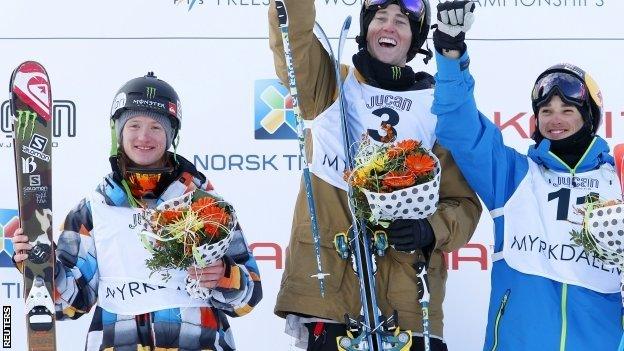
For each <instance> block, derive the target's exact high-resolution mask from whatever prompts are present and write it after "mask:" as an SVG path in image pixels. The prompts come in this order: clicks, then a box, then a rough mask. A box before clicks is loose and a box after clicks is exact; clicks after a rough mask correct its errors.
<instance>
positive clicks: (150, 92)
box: [145, 87, 156, 99]
mask: <svg viewBox="0 0 624 351" xmlns="http://www.w3.org/2000/svg"><path fill="white" fill-rule="evenodd" d="M145 96H146V97H147V98H148V99H153V98H154V97H156V88H154V87H147V88H145Z"/></svg>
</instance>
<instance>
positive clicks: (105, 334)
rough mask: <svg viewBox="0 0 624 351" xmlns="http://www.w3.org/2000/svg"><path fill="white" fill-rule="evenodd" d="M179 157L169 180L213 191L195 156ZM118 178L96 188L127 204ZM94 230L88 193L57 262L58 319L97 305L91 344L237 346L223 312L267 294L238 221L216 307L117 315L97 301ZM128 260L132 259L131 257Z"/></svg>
mask: <svg viewBox="0 0 624 351" xmlns="http://www.w3.org/2000/svg"><path fill="white" fill-rule="evenodd" d="M178 160H179V161H180V162H181V164H182V167H183V169H184V171H182V172H181V174H180V176H179V177H178V178H177V179H176V180H175V181H174V182H172V183H171V184H170V185H169V186H171V185H173V184H174V183H175V182H180V183H182V184H184V185H185V187H184V188H185V190H184V191H183V193H187V192H189V191H192V190H194V189H196V188H202V189H205V190H207V191H212V190H213V189H212V186H211V185H210V183H209V182H208V181H206V180H205V177H204V176H203V175H202V174H201V173H199V172H197V171H196V170H195V168H194V167H193V165H192V164H191V163H190V162H188V161H187V160H184V159H183V158H181V157H180V156H178ZM114 178H115V177H114V176H113V175H112V174H111V175H109V176H107V177H106V178H105V179H104V181H103V182H102V183H101V184H100V185H99V187H98V188H97V192H98V193H100V194H102V195H104V197H105V200H106V203H107V204H108V205H112V206H118V207H129V204H128V200H127V197H126V195H125V192H124V191H123V190H122V189H123V188H122V187H121V186H120V185H119V184H118V182H116V181H115V180H114ZM169 193H171V192H169ZM179 195H182V194H179ZM164 200H166V199H159V200H158V201H159V202H160V201H164ZM92 229H93V217H92V213H91V207H90V203H89V200H88V199H83V200H82V201H81V202H80V203H79V204H78V206H76V207H75V208H74V209H73V210H72V211H70V212H69V214H68V215H67V218H66V219H65V223H64V225H63V232H62V233H61V235H60V238H59V240H58V244H57V246H56V258H57V259H56V265H55V275H56V276H55V283H56V294H55V304H56V309H57V319H67V318H70V319H76V318H79V317H81V316H82V315H83V314H85V313H88V312H89V311H90V310H91V308H92V307H93V306H94V305H96V309H95V313H94V316H93V321H92V322H91V326H90V328H89V333H88V335H87V344H86V347H85V348H86V350H137V349H150V350H153V349H161V348H162V349H167V350H223V351H229V350H235V346H234V339H233V334H232V331H231V329H230V326H229V323H228V320H227V317H226V315H227V316H231V317H239V316H243V315H245V314H247V313H249V312H250V311H251V310H252V309H253V308H254V307H255V306H256V305H257V304H258V302H259V301H260V300H261V298H262V286H261V283H260V275H259V272H258V267H257V265H256V261H255V259H254V257H253V255H252V254H251V251H250V250H249V248H248V246H247V244H246V242H245V238H244V236H243V234H242V231H241V230H240V227H238V228H237V229H238V230H237V232H236V233H235V234H234V235H235V236H234V239H233V240H232V244H231V246H230V248H229V249H228V252H227V254H226V256H225V258H224V262H225V263H226V276H224V277H223V278H222V279H221V280H220V281H219V283H218V287H217V288H215V290H216V291H217V293H216V294H214V295H213V297H211V298H210V301H209V304H210V305H211V307H194V308H173V309H165V310H160V311H152V312H150V313H146V314H142V315H118V314H114V313H111V312H109V311H106V310H104V309H103V308H101V307H100V306H97V302H98V278H99V275H98V257H97V252H96V248H95V241H94V238H93V237H92V236H91V234H92V233H91V231H92ZM128 263H129V264H130V263H132V258H131V257H129V258H128Z"/></svg>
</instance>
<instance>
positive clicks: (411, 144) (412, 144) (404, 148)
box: [387, 139, 420, 158]
mask: <svg viewBox="0 0 624 351" xmlns="http://www.w3.org/2000/svg"><path fill="white" fill-rule="evenodd" d="M418 147H420V142H419V141H416V140H414V139H406V140H402V141H400V142H398V143H397V144H396V145H395V146H393V147H392V148H391V149H390V150H388V152H387V154H388V158H395V157H398V156H401V155H402V154H405V153H408V152H410V151H414V150H416V148H418Z"/></svg>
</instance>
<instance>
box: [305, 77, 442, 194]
mask: <svg viewBox="0 0 624 351" xmlns="http://www.w3.org/2000/svg"><path fill="white" fill-rule="evenodd" d="M354 72H355V70H354V68H351V69H350V71H349V74H348V75H347V77H346V78H345V81H344V85H343V89H344V97H345V99H344V102H345V111H346V114H347V119H348V121H349V122H348V123H349V139H350V141H351V143H352V145H351V151H352V153H353V152H354V151H357V144H358V142H359V141H360V140H361V139H362V136H363V135H364V134H366V135H368V137H369V138H370V140H371V141H372V142H373V143H376V144H382V143H386V142H391V141H401V140H405V139H415V140H418V141H421V142H422V146H423V147H424V148H427V149H431V148H433V144H434V143H435V141H436V137H435V126H436V123H437V117H436V116H435V115H433V114H432V113H431V104H432V102H433V89H423V90H411V91H389V90H384V89H379V88H375V87H373V86H370V85H367V84H362V83H360V82H358V80H357V79H356V77H355V73H354ZM388 132H389V133H390V134H394V135H395V136H396V140H387V136H388ZM312 138H313V145H314V148H313V154H312V165H311V167H310V170H311V171H312V173H314V174H315V175H316V176H317V177H319V178H321V179H323V180H324V181H326V182H327V183H329V184H331V185H333V186H335V187H338V188H341V189H343V190H347V183H346V182H345V181H344V179H343V174H344V171H345V165H346V157H345V153H344V146H343V141H342V132H341V124H340V106H339V104H338V100H336V101H335V102H334V103H333V104H332V105H331V106H330V107H329V108H327V110H325V111H323V113H321V114H320V115H318V116H317V117H316V118H315V119H314V121H313V123H312Z"/></svg>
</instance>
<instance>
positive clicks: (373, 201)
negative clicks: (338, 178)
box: [362, 152, 442, 222]
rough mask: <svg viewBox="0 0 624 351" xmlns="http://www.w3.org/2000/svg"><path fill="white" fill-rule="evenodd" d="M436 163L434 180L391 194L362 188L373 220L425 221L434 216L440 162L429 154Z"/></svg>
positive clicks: (438, 188)
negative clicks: (424, 219)
mask: <svg viewBox="0 0 624 351" xmlns="http://www.w3.org/2000/svg"><path fill="white" fill-rule="evenodd" d="M429 156H431V157H432V158H433V159H434V160H435V162H436V169H435V176H434V177H433V179H432V180H430V181H428V182H426V183H423V184H417V185H414V186H411V187H409V188H405V189H400V190H396V191H393V192H391V193H375V192H372V191H369V190H366V189H363V188H362V192H363V193H364V195H365V196H366V199H367V200H368V205H369V206H370V210H371V214H372V217H373V218H372V219H374V221H376V222H378V221H380V220H394V219H423V218H427V217H428V216H430V215H432V214H433V213H434V212H435V211H436V209H437V207H438V201H439V200H440V174H441V172H442V170H441V168H440V160H438V158H437V157H436V156H435V155H434V154H433V153H432V152H429Z"/></svg>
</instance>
